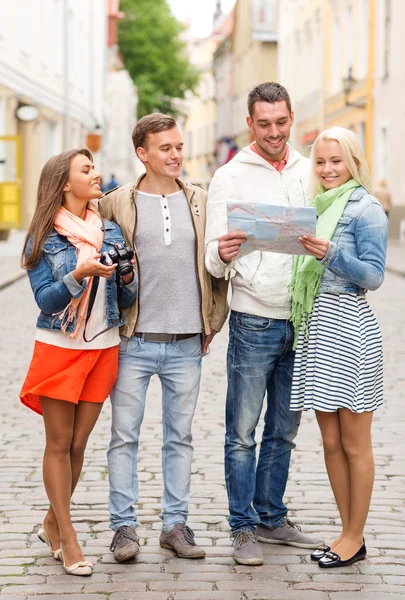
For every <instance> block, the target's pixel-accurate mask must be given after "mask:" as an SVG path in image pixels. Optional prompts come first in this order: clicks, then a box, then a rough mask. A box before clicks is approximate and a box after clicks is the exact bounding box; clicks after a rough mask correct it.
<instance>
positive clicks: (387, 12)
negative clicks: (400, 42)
mask: <svg viewBox="0 0 405 600" xmlns="http://www.w3.org/2000/svg"><path fill="white" fill-rule="evenodd" d="M390 45H391V0H384V43H383V53H384V54H383V77H384V78H385V77H388V75H389V69H390Z"/></svg>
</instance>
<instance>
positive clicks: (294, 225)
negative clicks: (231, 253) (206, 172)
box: [227, 200, 316, 258]
mask: <svg viewBox="0 0 405 600" xmlns="http://www.w3.org/2000/svg"><path fill="white" fill-rule="evenodd" d="M227 209H228V231H230V232H231V231H236V230H238V231H243V232H244V233H245V234H246V237H247V242H246V243H245V244H242V246H241V250H240V253H239V254H238V258H241V257H242V256H246V254H250V252H253V251H254V250H260V251H262V252H263V251H264V252H279V253H281V254H308V252H307V251H306V250H305V248H304V246H303V245H302V244H301V242H300V241H299V239H298V238H299V237H301V236H303V235H316V211H315V208H312V207H304V206H281V205H272V204H261V203H259V202H235V201H231V200H228V202H227Z"/></svg>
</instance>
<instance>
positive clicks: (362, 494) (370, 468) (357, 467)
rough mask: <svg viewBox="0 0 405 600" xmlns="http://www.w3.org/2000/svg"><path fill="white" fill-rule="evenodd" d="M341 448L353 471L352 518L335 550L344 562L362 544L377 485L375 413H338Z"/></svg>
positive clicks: (351, 486)
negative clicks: (374, 452)
mask: <svg viewBox="0 0 405 600" xmlns="http://www.w3.org/2000/svg"><path fill="white" fill-rule="evenodd" d="M339 419H340V427H341V434H342V445H343V448H344V451H345V454H346V456H347V460H348V464H349V468H350V517H349V523H348V526H347V528H346V533H345V538H344V540H343V541H342V542H341V544H340V545H339V548H338V549H337V550H336V551H337V552H338V554H339V556H340V557H341V558H342V559H343V560H347V559H348V558H350V557H351V556H353V555H354V554H355V553H356V552H357V551H358V550H359V549H360V547H361V546H362V544H363V531H364V527H365V524H366V520H367V515H368V511H369V508H370V501H371V494H372V491H373V485H374V457H373V448H372V444H371V423H372V420H373V413H372V412H364V413H359V414H356V413H352V412H351V411H350V410H348V409H345V408H342V409H340V410H339Z"/></svg>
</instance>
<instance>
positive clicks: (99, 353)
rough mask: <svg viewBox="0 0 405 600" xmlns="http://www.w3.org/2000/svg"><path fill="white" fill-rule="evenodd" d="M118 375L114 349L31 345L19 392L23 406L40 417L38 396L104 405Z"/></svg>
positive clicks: (116, 354) (36, 343) (40, 410)
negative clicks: (25, 375)
mask: <svg viewBox="0 0 405 600" xmlns="http://www.w3.org/2000/svg"><path fill="white" fill-rule="evenodd" d="M117 374H118V346H112V347H111V348H104V349H102V350H70V349H68V348H59V347H58V346H52V345H51V344H44V343H43V342H35V346H34V354H33V356H32V360H31V364H30V366H29V369H28V373H27V377H26V378H25V381H24V385H23V387H22V390H21V392H20V400H21V402H22V403H23V404H25V406H28V408H31V409H32V410H34V411H35V412H37V413H38V414H40V415H42V408H41V402H40V396H45V397H46V398H54V399H55V400H65V401H66V402H73V403H74V404H78V402H79V401H82V402H104V400H105V399H106V398H107V396H108V395H109V394H110V391H111V389H112V387H113V385H114V383H115V380H116V378H117Z"/></svg>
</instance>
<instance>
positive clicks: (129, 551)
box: [110, 525, 141, 562]
mask: <svg viewBox="0 0 405 600" xmlns="http://www.w3.org/2000/svg"><path fill="white" fill-rule="evenodd" d="M140 549H141V548H140V546H139V537H138V535H137V533H136V530H135V528H134V527H128V526H127V525H123V526H122V527H119V528H118V529H117V531H116V532H115V535H114V537H113V540H112V542H111V546H110V550H111V552H114V558H115V560H116V561H117V562H125V561H126V560H130V559H131V558H134V557H135V556H136V555H137V554H138V553H139V551H140Z"/></svg>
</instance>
